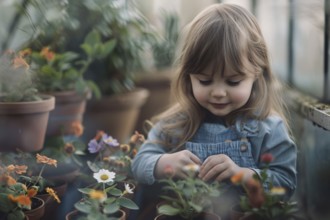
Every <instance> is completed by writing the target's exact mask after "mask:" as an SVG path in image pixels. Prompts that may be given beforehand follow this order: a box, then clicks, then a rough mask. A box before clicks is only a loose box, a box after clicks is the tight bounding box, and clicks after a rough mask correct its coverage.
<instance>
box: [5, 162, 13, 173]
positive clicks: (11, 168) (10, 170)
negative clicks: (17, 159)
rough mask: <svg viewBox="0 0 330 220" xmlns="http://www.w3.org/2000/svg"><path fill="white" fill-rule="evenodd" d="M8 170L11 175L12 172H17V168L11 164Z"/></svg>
mask: <svg viewBox="0 0 330 220" xmlns="http://www.w3.org/2000/svg"><path fill="white" fill-rule="evenodd" d="M6 170H7V171H8V172H9V173H11V172H14V170H15V166H14V165H13V164H10V165H8V166H7V167H6Z"/></svg>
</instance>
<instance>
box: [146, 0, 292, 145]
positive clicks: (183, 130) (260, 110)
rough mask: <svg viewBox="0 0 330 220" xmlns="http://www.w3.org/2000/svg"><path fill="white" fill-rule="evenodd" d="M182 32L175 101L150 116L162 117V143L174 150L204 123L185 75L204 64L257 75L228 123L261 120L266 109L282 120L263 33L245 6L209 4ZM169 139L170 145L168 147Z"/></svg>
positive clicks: (267, 112)
mask: <svg viewBox="0 0 330 220" xmlns="http://www.w3.org/2000/svg"><path fill="white" fill-rule="evenodd" d="M185 34H186V37H185V40H184V42H183V47H182V51H181V54H180V56H179V59H178V74H177V77H176V78H175V79H174V80H173V84H172V93H173V95H174V96H175V97H174V98H175V100H176V101H177V103H176V104H175V105H174V106H172V107H171V108H170V109H168V110H167V111H165V112H163V113H161V114H160V115H158V116H156V117H154V118H153V120H152V121H153V122H154V123H156V122H157V121H159V120H161V121H162V123H160V124H161V130H162V133H163V134H164V135H165V137H167V138H166V140H165V143H164V144H165V145H166V146H168V147H172V148H174V150H175V149H178V148H179V147H180V146H182V145H183V144H184V143H185V142H186V141H187V140H189V139H190V138H191V137H192V136H193V135H194V134H195V132H196V131H197V129H198V127H199V126H200V124H201V123H202V122H203V120H204V118H205V116H206V110H205V109H203V108H202V107H201V106H200V105H199V104H198V103H197V101H196V99H195V98H194V96H193V92H192V85H191V81H190V76H189V75H190V74H196V73H200V72H202V71H203V70H205V69H206V68H209V67H212V70H213V73H214V74H223V73H222V71H219V69H222V70H223V69H225V68H226V69H228V70H230V71H233V72H235V73H238V74H243V75H246V74H249V75H250V74H253V75H254V76H255V78H256V80H255V82H254V84H253V86H252V92H251V96H250V98H249V100H248V102H247V103H246V104H245V105H244V106H243V107H241V108H240V109H237V110H236V111H234V112H232V113H230V114H229V115H227V116H226V117H225V121H226V124H227V125H228V126H229V125H232V124H234V123H235V120H236V119H237V117H238V116H239V117H241V118H243V120H246V119H256V120H263V119H265V118H266V117H267V116H269V115H271V114H277V115H279V116H280V117H282V118H283V120H284V123H285V124H286V125H287V120H286V117H285V114H284V113H285V111H284V109H285V106H284V104H283V101H282V100H281V96H280V95H279V91H278V84H277V83H279V82H278V81H277V80H276V78H275V76H274V75H273V74H272V71H271V68H270V63H269V57H268V51H267V47H266V43H265V40H264V37H263V35H262V33H261V30H260V27H259V25H258V22H257V20H256V18H255V17H254V16H253V15H252V14H251V13H250V12H249V11H248V10H246V9H244V8H243V7H241V6H238V5H234V4H214V5H211V6H209V7H207V8H206V9H204V10H203V11H202V12H200V13H199V14H198V15H197V16H196V17H195V18H194V19H193V20H192V22H191V23H190V24H188V32H187V33H185ZM287 127H288V126H287ZM178 131H180V132H178ZM173 140H175V143H176V145H175V146H171V144H172V141H173Z"/></svg>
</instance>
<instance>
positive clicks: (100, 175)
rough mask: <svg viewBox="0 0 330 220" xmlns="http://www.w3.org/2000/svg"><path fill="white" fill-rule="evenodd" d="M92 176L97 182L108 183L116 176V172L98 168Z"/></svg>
mask: <svg viewBox="0 0 330 220" xmlns="http://www.w3.org/2000/svg"><path fill="white" fill-rule="evenodd" d="M93 177H94V178H95V179H96V180H97V182H99V183H108V182H113V181H114V178H115V177H116V173H115V172H111V171H109V170H105V169H100V170H99V172H97V173H94V175H93Z"/></svg>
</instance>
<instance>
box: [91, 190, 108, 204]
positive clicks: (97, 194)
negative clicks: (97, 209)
mask: <svg viewBox="0 0 330 220" xmlns="http://www.w3.org/2000/svg"><path fill="white" fill-rule="evenodd" d="M88 195H89V197H90V198H91V199H97V200H99V201H100V202H103V201H104V200H105V199H106V198H107V195H106V194H105V193H104V192H103V191H101V190H94V189H93V190H91V191H90V192H89V194H88Z"/></svg>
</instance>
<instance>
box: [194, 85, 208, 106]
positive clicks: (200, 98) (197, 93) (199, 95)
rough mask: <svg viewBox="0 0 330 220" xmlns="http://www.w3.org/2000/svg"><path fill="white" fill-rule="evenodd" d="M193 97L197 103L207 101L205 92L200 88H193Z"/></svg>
mask: <svg viewBox="0 0 330 220" xmlns="http://www.w3.org/2000/svg"><path fill="white" fill-rule="evenodd" d="M193 95H194V97H195V99H196V100H197V102H198V103H203V102H205V101H207V92H206V91H205V89H203V88H202V87H200V86H193Z"/></svg>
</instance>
